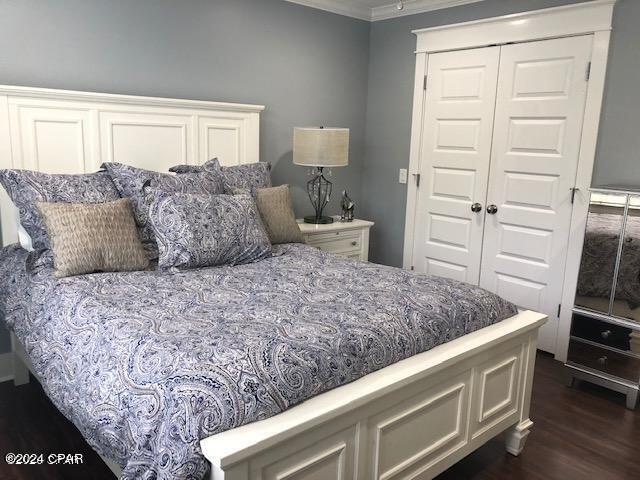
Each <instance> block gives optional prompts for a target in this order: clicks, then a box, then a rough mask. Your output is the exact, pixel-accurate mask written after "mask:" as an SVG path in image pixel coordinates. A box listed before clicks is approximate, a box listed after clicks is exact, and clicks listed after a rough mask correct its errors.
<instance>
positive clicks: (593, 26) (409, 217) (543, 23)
mask: <svg viewBox="0 0 640 480" xmlns="http://www.w3.org/2000/svg"><path fill="white" fill-rule="evenodd" d="M614 5H615V0H596V1H592V2H585V3H578V4H573V5H565V6H560V7H553V8H547V9H543V10H535V11H532V12H525V13H519V14H514V15H504V16H500V17H494V18H488V19H482V20H477V21H473V22H465V23H457V24H453V25H445V26H439V27H433V28H427V29H422V30H416V31H414V32H413V33H414V34H415V35H416V36H417V49H416V71H415V81H414V99H413V115H412V127H411V149H410V155H409V172H410V173H411V174H417V173H419V172H420V158H421V151H420V149H421V143H422V141H421V140H422V139H421V135H422V123H423V120H424V113H425V112H424V104H425V91H424V88H423V86H424V77H425V75H426V72H427V65H428V61H429V53H435V52H439V51H447V50H457V49H463V48H475V47H482V46H486V45H492V44H499V43H507V42H524V41H534V40H542V39H548V38H557V37H563V36H571V35H581V34H582V35H583V34H593V35H594V44H593V53H592V57H591V77H590V81H589V89H588V92H587V100H586V107H585V115H584V123H583V133H582V139H581V142H580V158H579V161H578V174H577V178H576V187H577V188H580V193H581V194H580V195H576V203H575V206H574V208H573V212H572V216H571V234H570V239H569V242H570V247H569V252H568V256H567V264H566V268H565V282H564V288H563V297H562V298H563V301H562V312H561V316H560V326H559V331H558V342H557V347H556V358H557V359H558V360H563V361H564V360H565V359H566V351H567V347H568V337H569V327H570V323H571V307H572V306H573V297H574V295H575V289H576V285H577V276H578V269H579V266H580V256H581V254H582V242H583V237H584V229H585V225H586V218H587V212H588V204H589V198H588V195H587V194H586V193H587V191H588V188H589V186H590V185H591V177H592V173H593V164H594V161H595V154H596V142H597V136H598V128H599V124H600V112H601V110H602V98H603V94H604V80H605V75H606V68H607V56H608V51H609V39H610V35H611V21H612V17H613V7H614ZM416 198H417V183H416V181H415V177H414V178H412V179H411V181H410V182H409V185H408V188H407V207H406V221H405V235H404V252H403V267H404V268H405V269H409V268H411V266H412V261H413V245H414V229H415V215H416Z"/></svg>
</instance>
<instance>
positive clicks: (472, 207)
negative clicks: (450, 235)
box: [471, 203, 482, 213]
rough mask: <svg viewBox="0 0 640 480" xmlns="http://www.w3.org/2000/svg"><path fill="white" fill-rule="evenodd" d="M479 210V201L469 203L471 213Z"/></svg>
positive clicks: (480, 207) (480, 206) (480, 208)
mask: <svg viewBox="0 0 640 480" xmlns="http://www.w3.org/2000/svg"><path fill="white" fill-rule="evenodd" d="M480 210H482V205H480V204H479V203H474V204H473V205H471V211H472V212H473V213H478V212H479V211H480Z"/></svg>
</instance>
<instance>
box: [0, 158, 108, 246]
mask: <svg viewBox="0 0 640 480" xmlns="http://www.w3.org/2000/svg"><path fill="white" fill-rule="evenodd" d="M0 184H2V186H3V187H4V188H5V190H6V191H7V193H8V194H9V197H10V198H11V200H12V201H13V203H14V204H15V205H16V207H17V208H18V210H19V213H20V224H21V225H22V227H23V228H24V230H25V231H26V232H27V233H28V234H29V236H30V237H31V243H32V246H33V248H34V249H46V248H49V242H48V240H47V232H46V230H45V226H44V223H43V222H42V218H41V217H40V213H39V212H38V209H37V207H36V202H49V203H57V202H64V203H104V202H110V201H113V200H117V199H119V198H120V195H119V193H118V190H117V188H116V187H115V185H114V184H113V182H112V181H111V178H110V176H109V174H107V172H97V173H89V174H80V175H52V174H47V173H41V172H34V171H30V170H0Z"/></svg>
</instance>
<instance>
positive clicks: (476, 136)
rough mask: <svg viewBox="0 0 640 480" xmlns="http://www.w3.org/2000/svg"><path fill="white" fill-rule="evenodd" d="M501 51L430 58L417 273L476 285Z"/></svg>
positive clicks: (416, 239) (416, 240)
mask: <svg viewBox="0 0 640 480" xmlns="http://www.w3.org/2000/svg"><path fill="white" fill-rule="evenodd" d="M499 56H500V48H499V47H488V48H480V49H474V50H466V51H458V52H444V53H437V54H434V55H429V66H428V75H427V78H428V83H427V94H426V99H425V117H424V122H423V132H422V135H423V137H422V153H421V162H420V164H421V167H420V174H421V178H422V181H421V186H420V189H419V192H418V198H417V209H416V222H415V223H416V229H415V234H414V254H413V265H414V268H415V270H417V271H420V272H424V273H431V274H434V275H439V276H445V277H450V278H454V279H456V280H461V281H466V282H469V283H474V284H477V283H478V282H479V278H480V260H481V252H482V230H483V225H484V210H482V211H480V212H478V213H473V212H472V211H471V205H472V204H473V203H475V202H479V203H481V204H482V205H483V206H484V200H485V197H486V191H487V182H488V175H489V161H490V154H491V135H492V131H493V113H494V106H495V90H496V82H497V77H498V62H499Z"/></svg>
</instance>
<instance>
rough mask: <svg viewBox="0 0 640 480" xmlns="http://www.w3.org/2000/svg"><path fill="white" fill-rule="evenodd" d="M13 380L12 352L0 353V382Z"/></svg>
mask: <svg viewBox="0 0 640 480" xmlns="http://www.w3.org/2000/svg"><path fill="white" fill-rule="evenodd" d="M10 380H13V354H12V353H11V352H7V353H0V383H1V382H8V381H10Z"/></svg>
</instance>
